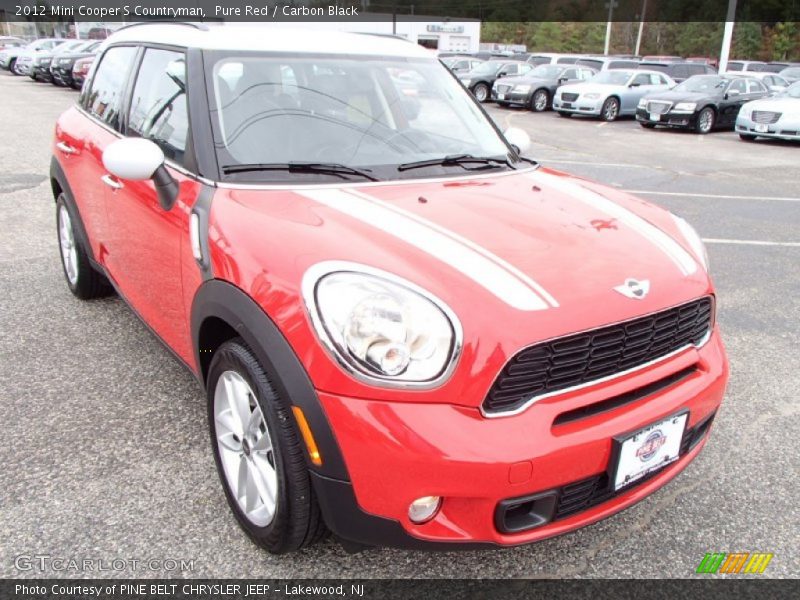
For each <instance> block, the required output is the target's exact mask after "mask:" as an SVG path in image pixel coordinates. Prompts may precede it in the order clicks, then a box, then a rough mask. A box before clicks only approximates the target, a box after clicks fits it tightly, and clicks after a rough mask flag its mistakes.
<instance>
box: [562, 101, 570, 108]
mask: <svg viewBox="0 0 800 600" xmlns="http://www.w3.org/2000/svg"><path fill="white" fill-rule="evenodd" d="M561 106H563V107H564V108H572V102H564V103H563V104H562V105H561Z"/></svg>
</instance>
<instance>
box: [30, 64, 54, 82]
mask: <svg viewBox="0 0 800 600" xmlns="http://www.w3.org/2000/svg"><path fill="white" fill-rule="evenodd" d="M28 76H30V78H31V79H35V80H37V81H52V80H53V76H52V75H51V74H50V65H49V64H47V65H33V66H32V67H31V68H30V71H29V72H28Z"/></svg>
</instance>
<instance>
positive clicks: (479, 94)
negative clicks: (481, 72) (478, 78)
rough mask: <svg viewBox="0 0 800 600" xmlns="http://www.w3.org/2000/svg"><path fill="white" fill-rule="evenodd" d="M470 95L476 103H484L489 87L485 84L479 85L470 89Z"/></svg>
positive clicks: (487, 96)
mask: <svg viewBox="0 0 800 600" xmlns="http://www.w3.org/2000/svg"><path fill="white" fill-rule="evenodd" d="M472 94H473V95H474V96H475V99H476V100H477V101H478V102H486V100H487V99H488V98H489V86H488V85H486V84H485V83H479V84H478V85H476V86H475V87H474V88H472Z"/></svg>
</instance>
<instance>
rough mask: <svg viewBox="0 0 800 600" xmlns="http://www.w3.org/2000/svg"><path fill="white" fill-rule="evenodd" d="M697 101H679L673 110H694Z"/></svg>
mask: <svg viewBox="0 0 800 600" xmlns="http://www.w3.org/2000/svg"><path fill="white" fill-rule="evenodd" d="M696 108H697V102H678V103H677V104H676V105H675V108H673V109H672V110H674V111H677V112H694V111H695V109H696Z"/></svg>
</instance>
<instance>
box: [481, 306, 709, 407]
mask: <svg viewBox="0 0 800 600" xmlns="http://www.w3.org/2000/svg"><path fill="white" fill-rule="evenodd" d="M709 297H710V298H711V324H710V326H709V328H708V331H707V332H706V334H705V335H704V336H703V338H702V339H701V340H700V341H699V342H698V343H697V344H686V345H685V346H682V347H680V348H678V349H676V350H673V351H672V352H669V353H667V354H665V355H664V356H659V357H658V358H654V359H653V360H650V361H647V362H646V363H643V364H641V365H638V366H636V367H631V368H630V369H626V370H624V371H620V372H619V373H614V374H613V375H606V376H605V377H600V378H599V379H593V380H592V381H586V382H584V383H581V384H578V385H573V386H572V387H568V388H564V389H562V390H556V391H554V392H547V393H546V394H539V395H538V396H531V397H530V398H529V399H528V400H527V401H526V402H525V403H524V404H522V405H521V406H518V407H517V408H515V409H512V410H507V411H501V412H486V411H485V410H484V408H483V403H484V401H485V398H486V396H484V399H483V400H481V405H480V411H481V415H482V416H483V417H485V418H487V419H499V418H503V417H513V416H514V415H518V414H520V413H522V412H525V411H526V410H528V409H529V408H530V407H531V406H533V405H534V404H536V403H537V402H539V401H540V400H545V399H546V398H552V397H554V396H560V395H562V394H568V393H570V392H575V391H577V390H582V389H584V388H587V387H591V386H594V385H599V384H601V383H606V382H608V381H613V380H614V379H617V378H619V377H624V376H625V375H630V374H631V373H635V372H637V371H641V370H643V369H646V368H648V367H652V366H653V365H657V364H658V363H661V362H663V361H665V360H669V359H670V358H674V357H675V356H678V355H679V354H682V353H683V352H686V351H687V350H689V349H691V348H694V349H696V350H699V349H700V348H702V347H703V346H705V345H706V344H707V343H708V340H710V339H711V335H712V333H713V332H714V324H715V323H716V320H717V319H716V310H717V304H716V301H715V299H714V297H713V296H709ZM698 300H699V298H698ZM678 306H682V304H677V305H675V306H672V307H667V308H664V309H662V310H659V311H656V312H654V313H650V314H657V313H659V312H662V311H663V310H670V308H677V307H678ZM646 316H648V315H640V317H646ZM640 317H634V318H640ZM624 322H625V321H618V323H624ZM611 325H615V323H609V324H607V325H600V326H598V327H593V328H592V329H586V330H584V331H576V332H574V333H567V334H564V335H563V336H558V337H555V338H550V339H549V340H542V341H539V342H536V343H534V344H531V345H529V346H526V347H525V348H522V349H520V350H518V351H517V352H515V353H514V354H512V355H511V357H510V358H509V359H508V360H506V362H505V363H504V364H503V366H502V367H501V369H500V371H499V372H498V373H497V375H495V377H494V379H492V384H491V385H494V382H495V381H497V378H498V377H499V376H500V373H502V372H503V369H505V368H506V365H507V364H508V363H509V361H510V360H512V359H513V358H514V357H515V356H516V355H517V354H519V353H520V352H523V351H524V350H526V349H527V348H533V347H534V346H538V345H539V344H543V343H545V342H548V341H554V340H557V339H560V338H562V337H568V336H571V335H578V334H581V333H587V332H589V331H594V330H595V329H600V328H602V327H609V326H611ZM491 385H490V388H491ZM487 394H488V391H487Z"/></svg>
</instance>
